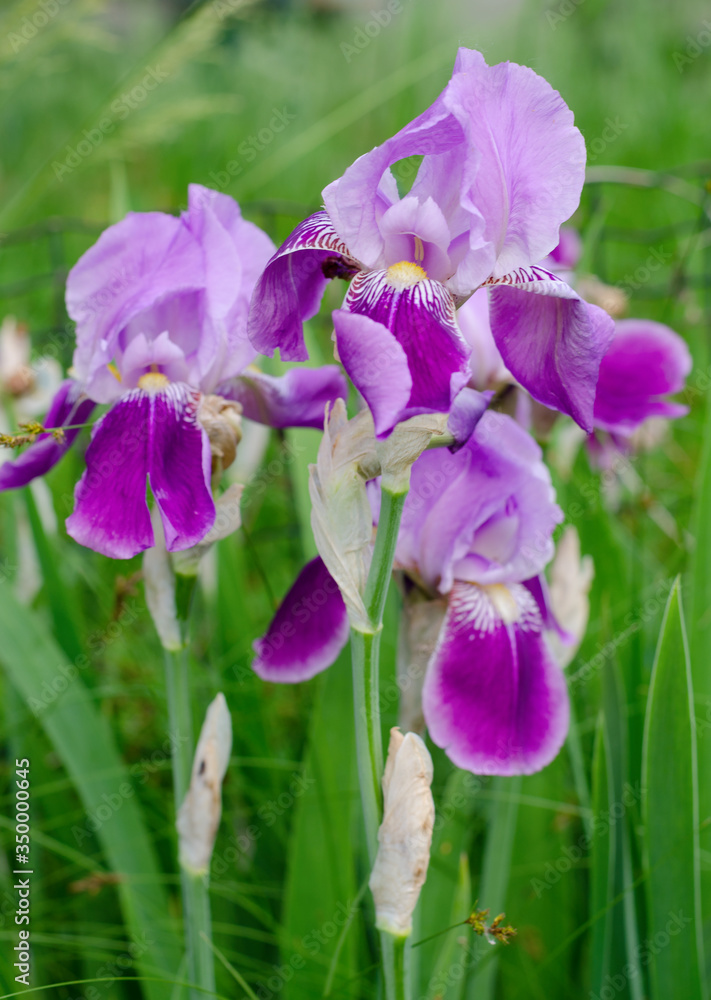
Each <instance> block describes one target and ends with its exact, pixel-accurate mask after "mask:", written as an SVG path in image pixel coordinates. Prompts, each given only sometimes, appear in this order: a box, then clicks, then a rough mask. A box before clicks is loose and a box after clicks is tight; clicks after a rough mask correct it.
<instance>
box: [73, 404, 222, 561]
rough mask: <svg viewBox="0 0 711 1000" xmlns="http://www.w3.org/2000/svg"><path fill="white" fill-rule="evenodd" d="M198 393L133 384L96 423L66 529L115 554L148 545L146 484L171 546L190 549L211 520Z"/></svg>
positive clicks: (150, 535) (205, 443) (125, 554)
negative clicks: (154, 389)
mask: <svg viewBox="0 0 711 1000" xmlns="http://www.w3.org/2000/svg"><path fill="white" fill-rule="evenodd" d="M198 402H199V396H198V394H197V393H196V392H195V391H194V390H192V389H190V388H189V386H186V385H182V384H171V385H168V386H167V387H165V388H163V389H162V390H161V391H144V390H143V389H135V390H133V391H132V392H130V393H128V394H127V395H125V396H124V397H123V398H122V399H121V400H119V402H118V403H116V404H115V405H114V406H113V407H112V408H111V409H110V410H109V412H108V413H107V414H106V415H105V416H104V417H103V418H102V419H101V420H100V421H99V423H98V424H97V425H96V427H95V428H94V433H93V435H92V439H91V444H90V445H89V447H88V449H87V453H86V465H87V467H86V471H85V472H84V474H83V476H82V478H81V479H80V481H79V483H78V484H77V487H76V491H75V509H74V513H73V514H72V515H71V516H70V517H69V518H68V519H67V531H68V532H69V534H70V535H71V537H72V538H74V539H75V540H76V541H77V542H80V543H81V544H82V545H87V546H88V547H89V548H92V549H95V550H96V551H97V552H101V553H103V554H104V555H107V556H110V557H112V558H114V559H129V558H130V557H131V556H134V555H136V554H137V553H138V552H142V551H143V550H144V549H147V548H149V547H150V546H151V545H153V529H152V527H151V519H150V513H149V510H148V503H147V499H146V491H147V485H148V484H150V488H151V490H152V491H153V494H154V496H155V499H156V503H157V504H158V507H159V509H160V512H161V517H162V520H163V528H164V531H165V537H166V546H167V548H168V550H169V551H177V550H180V549H186V548H190V547H191V546H192V545H195V544H197V542H199V541H200V539H201V538H203V537H204V535H205V534H206V533H207V532H208V531H209V529H210V527H211V526H212V524H213V522H214V519H215V505H214V502H213V500H212V495H211V493H210V445H209V441H208V439H207V434H206V433H205V432H204V430H203V429H202V428H201V427H200V425H199V424H198V422H197V407H198Z"/></svg>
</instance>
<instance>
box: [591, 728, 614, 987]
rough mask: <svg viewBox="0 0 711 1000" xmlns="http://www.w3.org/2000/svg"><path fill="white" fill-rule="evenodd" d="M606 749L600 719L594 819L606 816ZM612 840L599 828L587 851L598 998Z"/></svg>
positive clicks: (605, 962)
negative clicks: (588, 851)
mask: <svg viewBox="0 0 711 1000" xmlns="http://www.w3.org/2000/svg"><path fill="white" fill-rule="evenodd" d="M609 753H610V752H609V749H608V746H607V736H606V732H605V725H604V721H603V717H602V715H601V716H600V718H599V719H598V725H597V732H596V734H595V749H594V752H593V777H592V805H593V810H594V814H595V818H596V819H598V820H600V819H602V818H603V817H605V816H607V815H608V810H609V808H610V785H609V781H608V768H609V763H608V759H609ZM614 869H615V839H614V837H611V836H610V826H609V823H603V824H601V826H600V828H599V831H598V834H597V836H594V837H593V839H592V844H591V850H590V917H591V919H592V920H593V921H594V922H593V925H592V941H591V945H590V986H591V987H592V992H593V994H599V992H600V990H601V989H602V988H603V985H604V982H605V979H606V977H607V975H608V973H609V972H610V953H611V950H612V933H613V916H614V903H613V902H612V900H613V899H614V877H613V876H614Z"/></svg>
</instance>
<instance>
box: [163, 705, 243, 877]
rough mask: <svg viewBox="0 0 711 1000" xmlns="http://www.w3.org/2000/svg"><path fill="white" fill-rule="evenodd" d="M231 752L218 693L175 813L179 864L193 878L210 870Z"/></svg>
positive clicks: (226, 713) (226, 714) (227, 716)
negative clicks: (181, 801) (188, 783)
mask: <svg viewBox="0 0 711 1000" xmlns="http://www.w3.org/2000/svg"><path fill="white" fill-rule="evenodd" d="M231 750H232V720H231V719H230V713H229V710H228V708H227V702H226V701H225V696H224V695H223V694H222V693H220V694H218V695H217V697H216V698H215V700H214V701H213V702H212V703H211V704H210V706H209V707H208V710H207V714H206V715H205V721H204V722H203V725H202V729H201V731H200V739H199V740H198V745H197V749H196V751H195V759H194V761H193V770H192V776H191V779H190V787H189V788H188V791H187V794H186V796H185V798H184V799H183V804H182V805H181V807H180V811H179V812H178V819H177V823H176V826H177V828H178V838H179V848H180V863H181V865H182V866H183V868H186V869H187V870H188V871H190V872H193V873H194V874H196V875H204V874H206V873H207V871H208V870H209V868H210V859H211V858H212V850H213V848H214V846H215V838H216V836H217V828H218V827H219V825H220V817H221V816H222V781H223V779H224V777H225V772H226V771H227V765H228V763H229V760H230V752H231Z"/></svg>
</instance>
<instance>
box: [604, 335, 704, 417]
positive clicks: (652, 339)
mask: <svg viewBox="0 0 711 1000" xmlns="http://www.w3.org/2000/svg"><path fill="white" fill-rule="evenodd" d="M691 366H692V361H691V355H690V354H689V349H688V347H687V346H686V344H685V343H684V341H683V340H682V339H681V337H680V336H679V335H678V334H677V333H675V332H674V331H673V330H671V329H670V328H669V327H668V326H664V325H663V324H662V323H654V322H652V321H651V320H645V319H627V320H621V321H620V322H618V323H617V324H616V325H615V338H614V340H613V341H612V344H611V346H610V349H609V351H608V352H607V354H606V355H605V357H604V358H603V359H602V364H601V365H600V378H599V380H598V383H597V390H596V393H595V426H596V427H599V428H600V429H602V430H606V431H610V432H612V433H617V434H629V433H631V432H632V431H633V430H634V429H635V428H636V427H638V426H639V425H640V424H641V423H642V421H644V420H646V419H647V417H653V416H659V417H682V416H684V414H685V413H687V412H688V408H687V407H686V406H682V405H681V404H679V403H672V402H670V401H669V400H667V399H665V398H664V397H665V396H667V395H670V394H671V393H675V392H679V391H680V390H681V389H682V388H683V387H684V380H685V379H686V377H687V375H688V374H689V372H690V371H691Z"/></svg>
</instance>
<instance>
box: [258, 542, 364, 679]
mask: <svg viewBox="0 0 711 1000" xmlns="http://www.w3.org/2000/svg"><path fill="white" fill-rule="evenodd" d="M348 634H349V625H348V615H347V613H346V606H345V604H344V602H343V598H342V597H341V594H340V591H339V590H338V585H337V584H336V581H335V580H334V579H333V577H332V576H331V574H330V573H329V572H328V570H327V569H326V566H325V565H324V562H323V560H322V559H321V558H320V557H317V558H316V559H312V560H311V562H309V563H307V564H306V566H304V568H303V569H302V571H301V573H300V574H299V576H298V577H297V578H296V580H295V582H294V584H293V586H292V587H291V590H290V591H289V593H288V594H287V595H286V597H285V598H284V600H283V601H282V603H281V605H280V606H279V610H278V611H277V613H276V615H275V616H274V618H273V619H272V622H271V624H270V625H269V628H268V629H267V632H266V633H265V634H264V636H262V638H261V639H257V641H256V642H255V643H254V649H255V652H256V654H257V658H256V659H255V660H254V662H253V664H252V666H253V668H254V671H255V673H257V674H258V675H259V677H261V678H262V680H265V681H278V682H280V683H284V684H296V683H299V682H300V681H306V680H310V678H311V677H315V676H316V674H318V673H320V672H321V671H322V670H325V669H326V668H327V667H330V666H331V664H332V663H333V662H334V660H335V659H336V657H337V656H338V654H339V653H340V651H341V650H342V649H343V647H344V646H345V644H346V643H347V642H348Z"/></svg>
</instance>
